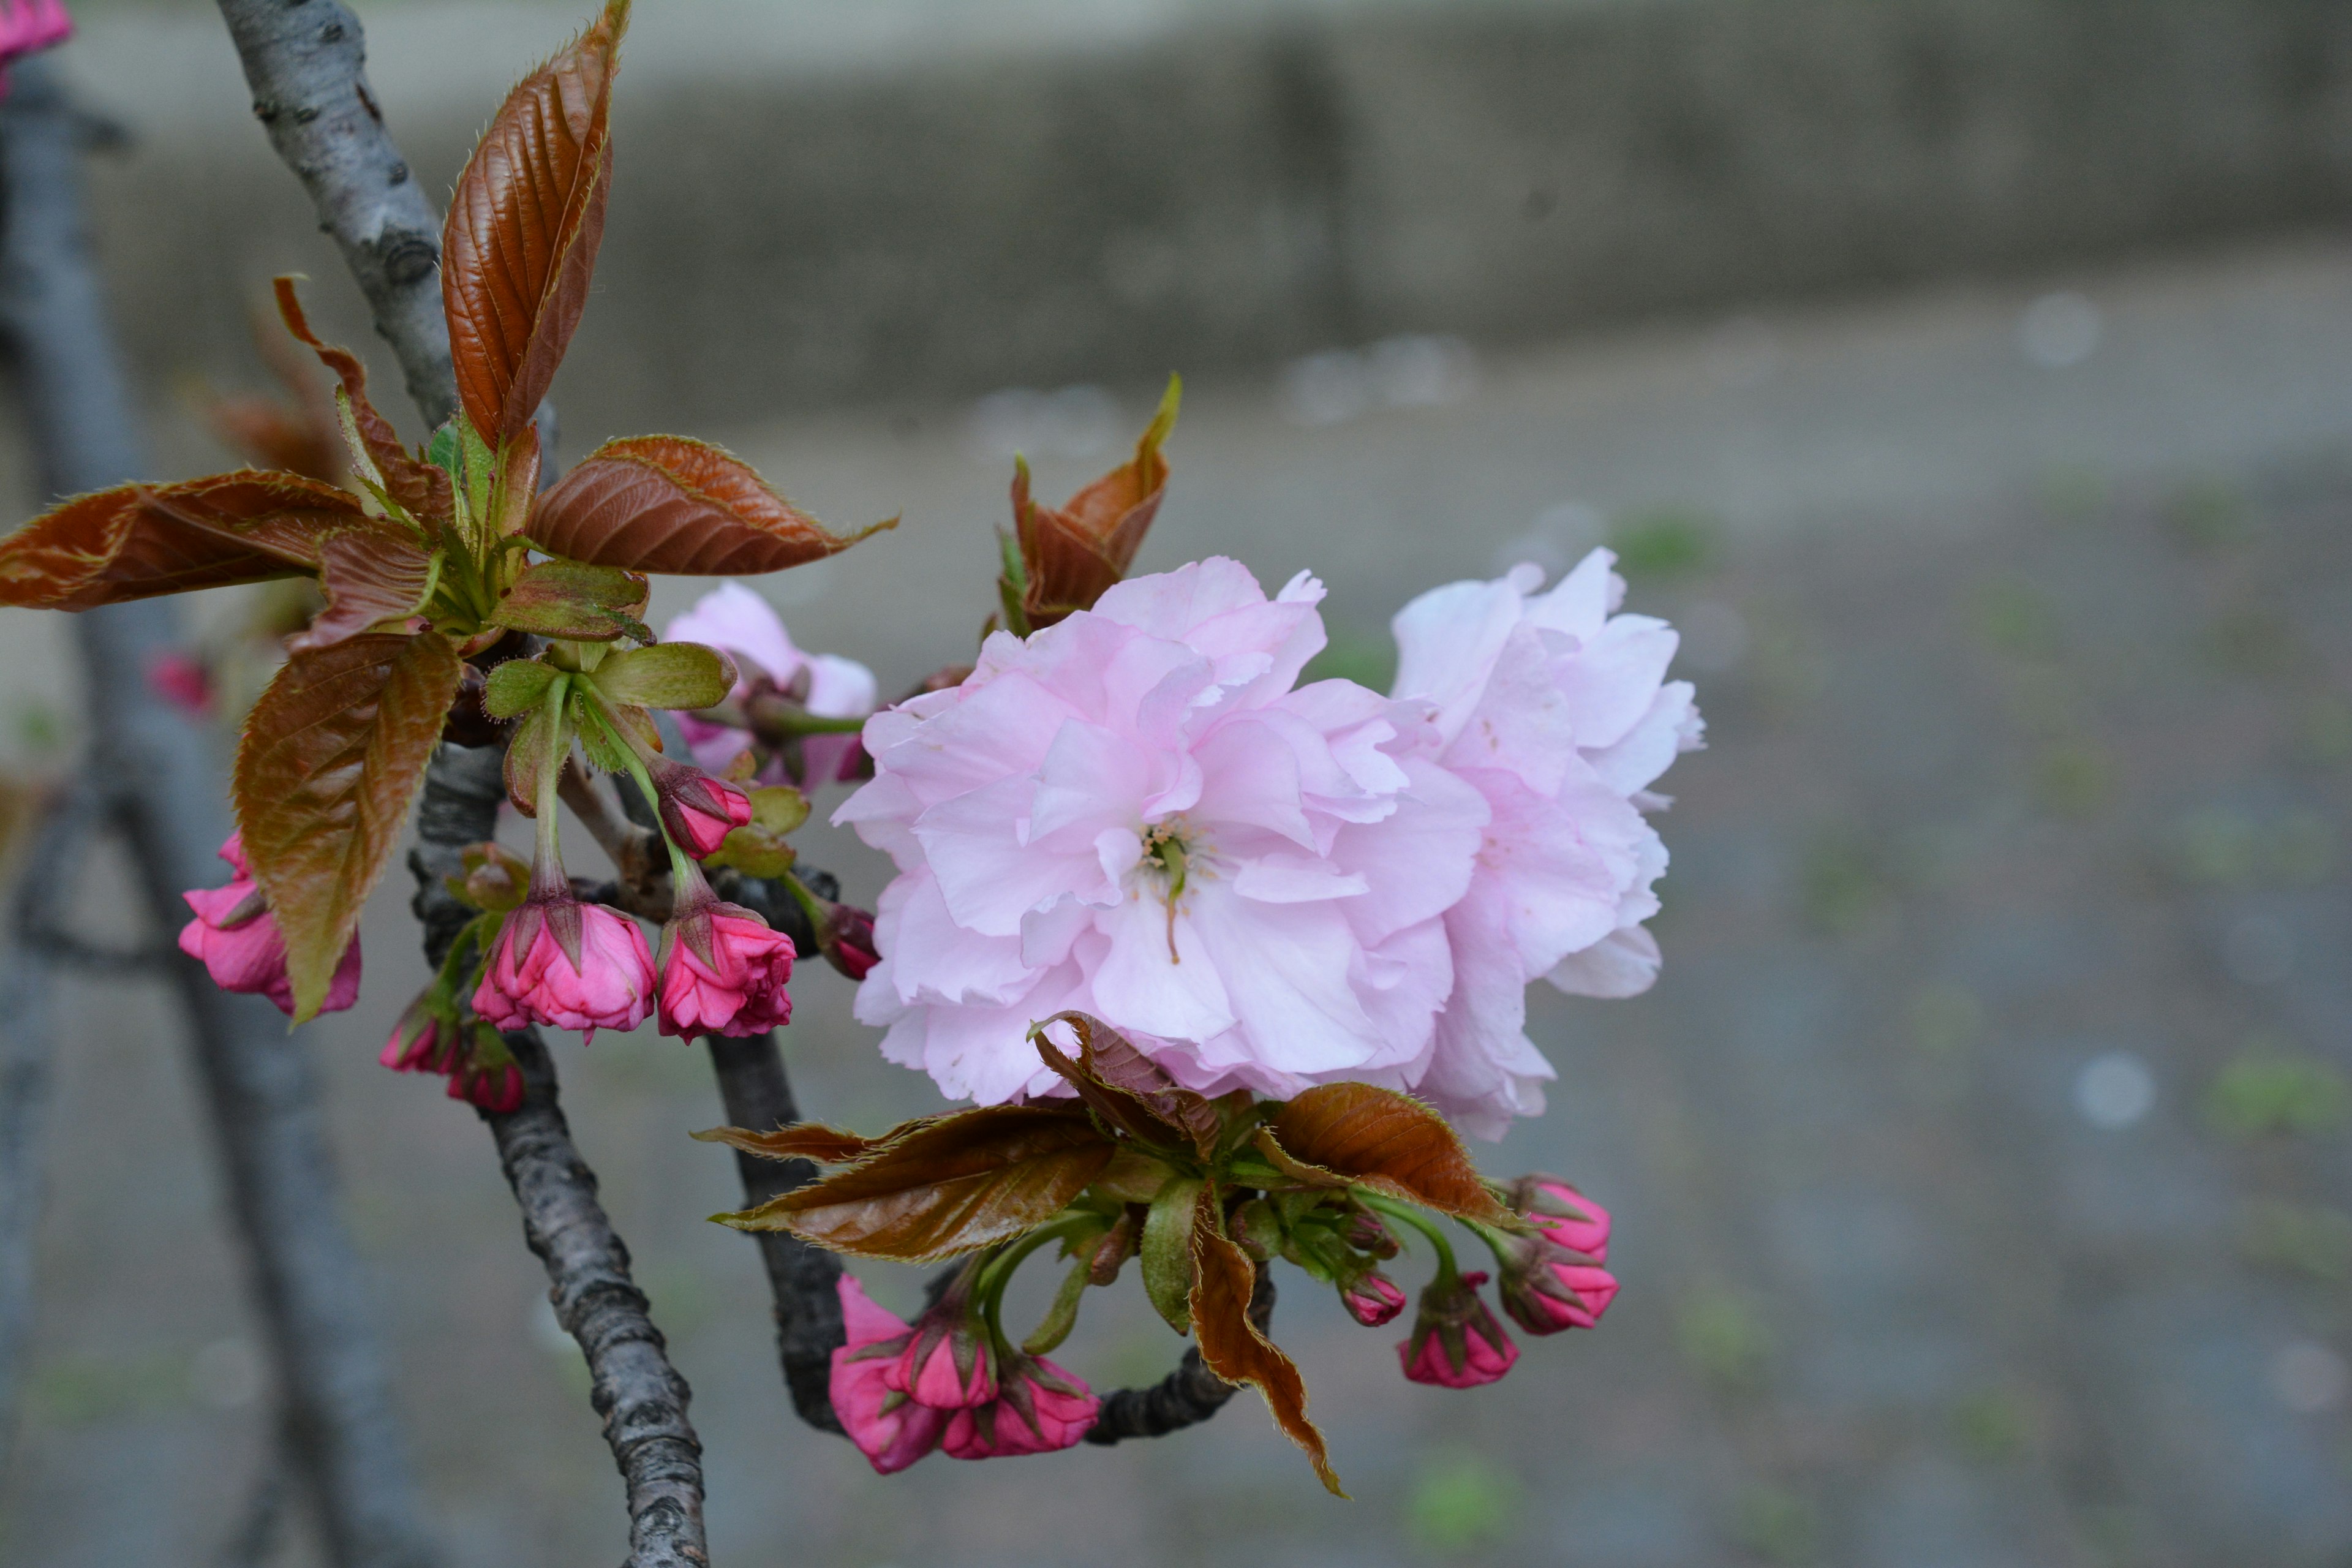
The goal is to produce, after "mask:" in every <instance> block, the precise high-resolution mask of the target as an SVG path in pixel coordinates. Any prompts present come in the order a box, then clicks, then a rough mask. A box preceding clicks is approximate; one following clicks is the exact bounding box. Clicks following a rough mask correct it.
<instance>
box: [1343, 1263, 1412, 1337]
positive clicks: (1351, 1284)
mask: <svg viewBox="0 0 2352 1568" xmlns="http://www.w3.org/2000/svg"><path fill="white" fill-rule="evenodd" d="M1339 1301H1340V1304H1341V1305H1342V1306H1344V1307H1346V1308H1347V1309H1348V1315H1349V1317H1351V1318H1353V1319H1355V1320H1356V1321H1358V1322H1360V1323H1361V1324H1363V1325H1364V1327H1366V1328H1368V1329H1377V1328H1379V1327H1380V1326H1381V1324H1382V1323H1386V1322H1392V1321H1395V1319H1396V1315H1397V1314H1398V1313H1399V1312H1402V1311H1403V1310H1404V1291H1403V1290H1402V1289H1401V1288H1399V1286H1398V1285H1397V1282H1396V1281H1395V1280H1393V1279H1390V1278H1389V1277H1388V1276H1387V1275H1385V1274H1383V1273H1381V1271H1380V1270H1379V1269H1377V1268H1367V1269H1365V1270H1364V1271H1363V1272H1362V1273H1361V1274H1359V1275H1358V1276H1356V1278H1355V1279H1350V1280H1349V1281H1348V1282H1347V1283H1346V1284H1345V1285H1343V1286H1341V1287H1340V1288H1339Z"/></svg>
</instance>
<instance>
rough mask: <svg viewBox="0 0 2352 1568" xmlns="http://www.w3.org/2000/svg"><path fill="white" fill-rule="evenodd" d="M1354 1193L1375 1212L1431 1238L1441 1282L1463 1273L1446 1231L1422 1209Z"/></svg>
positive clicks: (1362, 1193) (1368, 1194) (1369, 1194)
mask: <svg viewBox="0 0 2352 1568" xmlns="http://www.w3.org/2000/svg"><path fill="white" fill-rule="evenodd" d="M1353 1195H1354V1197H1355V1200H1356V1201H1357V1202H1358V1203H1360V1204H1361V1205H1364V1206H1365V1207H1366V1208H1368V1209H1370V1210H1371V1211H1372V1212H1373V1213H1375V1214H1382V1215H1387V1216H1388V1217H1389V1218H1391V1219H1393V1220H1400V1221H1402V1222H1403V1223H1404V1224H1406V1225H1409V1226H1412V1228H1413V1229H1415V1230H1417V1231H1419V1232H1421V1234H1422V1235H1423V1236H1424V1237H1428V1238H1429V1245H1430V1246H1431V1247H1435V1248H1436V1249H1437V1278H1438V1280H1439V1282H1440V1283H1444V1282H1445V1281H1448V1280H1451V1279H1454V1278H1456V1277H1457V1276H1458V1275H1459V1274H1460V1273H1461V1269H1460V1268H1459V1267H1458V1266H1457V1265H1456V1264H1455V1263H1454V1244H1453V1243H1452V1242H1450V1241H1447V1240H1446V1239H1445V1233H1444V1231H1442V1230H1440V1229H1438V1228H1437V1226H1435V1225H1433V1223H1431V1221H1430V1220H1429V1219H1428V1217H1427V1216H1425V1215H1423V1214H1422V1213H1421V1211H1420V1210H1418V1209H1415V1208H1412V1207H1411V1206H1409V1205H1404V1204H1401V1203H1396V1202H1393V1201H1391V1199H1388V1198H1383V1197H1380V1196H1377V1195H1375V1194H1371V1193H1367V1192H1362V1191H1358V1192H1357V1193H1355V1194H1353Z"/></svg>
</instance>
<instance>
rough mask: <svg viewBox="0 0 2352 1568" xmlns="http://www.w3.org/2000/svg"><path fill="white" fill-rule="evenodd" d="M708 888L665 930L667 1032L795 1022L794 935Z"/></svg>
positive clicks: (731, 1031)
mask: <svg viewBox="0 0 2352 1568" xmlns="http://www.w3.org/2000/svg"><path fill="white" fill-rule="evenodd" d="M701 891H702V897H701V899H700V900H694V901H693V902H692V903H690V904H687V907H684V908H682V909H681V910H680V911H679V912H678V914H677V915H676V916H675V917H674V918H673V919H672V920H671V921H670V923H669V924H668V926H667V927H666V928H665V929H664V930H663V931H662V948H661V1032H662V1033H663V1034H665V1035H676V1036H677V1037H679V1038H680V1039H688V1038H691V1037H694V1036H696V1035H761V1034H765V1033H766V1032H767V1031H768V1030H770V1029H773V1028H778V1027H781V1026H783V1025H785V1024H789V1023H791V1022H792V1018H793V999H792V997H791V996H790V995H789V994H786V992H785V990H784V984H785V982H787V981H789V980H790V979H792V977H793V939H792V938H790V937H788V936H786V935H785V934H784V933H783V932H782V931H772V930H770V929H769V927H768V922H767V921H763V920H761V918H760V917H759V916H758V915H756V914H753V913H752V912H751V910H746V909H739V908H738V907H736V906H735V905H733V904H723V903H720V902H719V900H716V899H714V898H711V897H710V896H709V889H707V888H705V889H702V890H701ZM688 897H689V899H690V898H691V895H690V894H689V895H688ZM681 903H682V904H686V903H687V900H681ZM632 929H634V928H632Z"/></svg>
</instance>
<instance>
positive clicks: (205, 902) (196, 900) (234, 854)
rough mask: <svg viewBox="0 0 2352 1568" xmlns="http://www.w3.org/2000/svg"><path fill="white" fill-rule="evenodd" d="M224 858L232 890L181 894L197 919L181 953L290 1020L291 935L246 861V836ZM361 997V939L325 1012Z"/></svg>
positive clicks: (339, 969) (184, 930)
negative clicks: (266, 1001) (267, 1002)
mask: <svg viewBox="0 0 2352 1568" xmlns="http://www.w3.org/2000/svg"><path fill="white" fill-rule="evenodd" d="M220 858H222V859H224V860H226V861H227V862H228V865H229V870H230V872H231V873H232V875H231V877H230V879H229V880H228V883H227V885H226V886H225V887H219V888H191V889H188V890H187V891H186V892H184V893H183V894H181V895H180V896H181V897H182V898H184V899H185V900H188V908H190V909H191V910H194V911H195V915H196V918H195V919H194V920H192V921H189V922H188V923H187V924H186V925H184V926H183V927H181V928H180V951H181V952H184V953H186V954H187V955H188V956H189V957H190V958H193V959H195V960H197V961H198V962H200V963H203V964H204V966H205V972H206V973H209V974H211V976H212V977H213V984H215V985H217V986H219V987H220V988H221V989H222V990H224V991H241V992H247V993H253V994H259V995H263V996H267V997H268V998H269V999H270V1000H271V1001H272V1002H275V1003H276V1004H277V1005H278V1011H279V1012H281V1013H283V1014H285V1015H286V1016H288V1017H289V1018H290V1017H292V1016H294V986H293V984H292V982H291V981H289V979H288V978H287V976H286V937H285V934H284V933H283V932H281V931H279V930H278V917H277V916H275V915H273V914H271V913H270V912H269V906H268V903H266V902H265V901H264V900H263V899H262V896H261V889H260V888H259V887H258V886H257V884H256V883H255V882H254V879H253V871H252V868H251V867H250V866H249V865H247V862H246V858H245V837H244V835H242V834H237V833H232V834H230V835H229V836H228V839H227V842H226V843H224V844H223V845H222V846H221V847H220ZM359 994H360V939H359V938H358V937H357V936H356V935H355V936H353V937H352V944H351V946H349V947H347V948H345V949H344V950H343V958H342V962H341V963H338V964H337V965H336V966H335V973H334V977H333V978H332V979H331V980H330V981H329V982H328V983H327V999H326V1000H325V1001H324V1002H322V1003H320V1005H319V1011H320V1012H321V1013H340V1012H341V1011H342V1010H343V1009H344V1008H346V1007H348V1006H350V1005H352V1003H353V1002H356V1001H358V1000H359Z"/></svg>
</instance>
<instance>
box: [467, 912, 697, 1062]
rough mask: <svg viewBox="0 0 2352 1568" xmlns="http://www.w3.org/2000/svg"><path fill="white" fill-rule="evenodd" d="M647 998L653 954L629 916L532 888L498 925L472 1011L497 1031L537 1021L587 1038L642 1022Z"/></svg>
mask: <svg viewBox="0 0 2352 1568" xmlns="http://www.w3.org/2000/svg"><path fill="white" fill-rule="evenodd" d="M535 881H536V879H535ZM653 997H654V963H653V955H652V954H651V953H650V952H647V951H646V936H645V932H643V931H639V930H638V929H637V922H636V921H633V920H631V919H629V918H628V917H627V916H625V915H624V914H621V913H619V912H617V911H616V910H608V909H606V908H605V907H604V905H602V904H583V903H581V902H580V901H579V900H576V899H574V898H572V895H571V892H570V890H569V889H565V888H562V887H561V886H551V887H549V888H546V889H541V888H540V887H538V886H536V885H534V887H533V889H532V891H531V895H530V898H529V899H528V900H525V901H524V902H523V903H522V904H521V905H520V906H519V907H517V908H516V909H514V910H511V911H509V913H508V915H507V918H506V920H505V921H504V922H503V923H502V924H501V925H500V926H499V934H498V936H497V938H496V940H494V941H493V942H491V944H490V962H489V966H488V968H487V969H486V970H485V971H484V972H483V974H482V983H481V984H480V985H479V986H478V987H476V989H475V992H474V1011H475V1012H476V1013H477V1014H478V1015H480V1016H481V1017H482V1019H483V1020H484V1021H485V1022H487V1023H488V1024H489V1025H490V1026H491V1027H493V1028H497V1029H520V1028H522V1027H524V1026H526V1025H530V1024H545V1025H548V1026H551V1027H553V1028H558V1029H577V1030H579V1031H580V1032H581V1033H582V1035H583V1036H584V1037H586V1038H587V1039H589V1040H593V1039H594V1038H595V1037H596V1031H597V1030H599V1029H634V1028H635V1027H636V1026H638V1025H639V1024H642V1023H644V1022H645V1021H646V1014H647V1013H648V1012H650V1011H652V1008H653Z"/></svg>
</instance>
